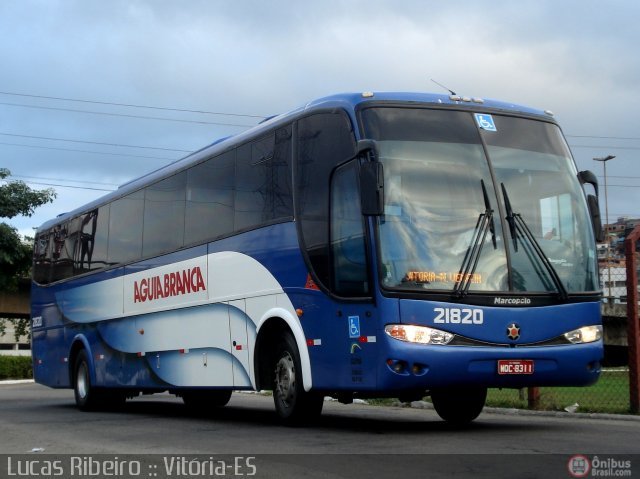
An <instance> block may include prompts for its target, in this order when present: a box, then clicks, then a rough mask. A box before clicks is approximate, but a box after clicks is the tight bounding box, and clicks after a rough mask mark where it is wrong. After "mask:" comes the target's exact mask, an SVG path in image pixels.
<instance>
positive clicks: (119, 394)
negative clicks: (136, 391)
mask: <svg viewBox="0 0 640 479" xmlns="http://www.w3.org/2000/svg"><path fill="white" fill-rule="evenodd" d="M89 368H90V366H89V360H88V359H87V352H86V351H85V350H84V349H83V350H82V351H80V352H79V353H78V356H77V357H76V361H75V366H74V368H73V392H74V396H75V400H76V406H77V407H78V409H80V410H81V411H97V410H99V409H118V408H119V407H121V406H122V405H123V404H124V402H125V401H126V395H125V393H124V392H123V391H121V390H118V389H101V388H96V387H95V386H94V385H93V384H91V374H90V373H89Z"/></svg>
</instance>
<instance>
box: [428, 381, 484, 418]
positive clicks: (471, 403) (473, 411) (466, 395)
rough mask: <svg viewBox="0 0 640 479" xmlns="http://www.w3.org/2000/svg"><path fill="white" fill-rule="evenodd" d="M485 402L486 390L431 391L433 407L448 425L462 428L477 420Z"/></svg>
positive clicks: (455, 389) (454, 389) (453, 389)
mask: <svg viewBox="0 0 640 479" xmlns="http://www.w3.org/2000/svg"><path fill="white" fill-rule="evenodd" d="M486 400H487V388H452V389H434V390H433V391H431V401H432V402H433V407H434V409H435V410H436V412H437V413H438V416H440V417H441V418H442V419H444V420H445V421H447V422H448V423H451V424H454V425H457V426H463V425H465V424H468V423H470V422H471V421H473V420H474V419H475V418H477V417H478V416H479V415H480V413H481V412H482V409H483V408H484V403H485V401H486Z"/></svg>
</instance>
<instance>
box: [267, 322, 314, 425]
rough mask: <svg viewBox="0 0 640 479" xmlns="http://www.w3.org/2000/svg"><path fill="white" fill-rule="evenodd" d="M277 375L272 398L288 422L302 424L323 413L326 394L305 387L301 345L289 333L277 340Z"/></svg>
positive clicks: (278, 411) (277, 410)
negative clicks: (310, 390)
mask: <svg viewBox="0 0 640 479" xmlns="http://www.w3.org/2000/svg"><path fill="white" fill-rule="evenodd" d="M274 375H275V377H274V386H273V401H274V403H275V406H276V412H277V414H278V416H279V418H280V419H281V420H282V421H283V422H284V423H285V424H288V425H295V424H300V423H303V422H307V421H310V420H313V419H315V418H317V417H318V416H319V415H320V413H321V412H322V405H323V401H324V396H323V395H321V394H318V393H315V392H307V391H305V390H304V387H303V384H302V367H301V366H300V355H299V353H298V346H297V345H296V341H295V339H294V338H293V336H292V335H291V334H290V333H285V334H284V336H283V337H282V339H281V341H280V342H279V343H278V347H277V351H276V356H275V371H274Z"/></svg>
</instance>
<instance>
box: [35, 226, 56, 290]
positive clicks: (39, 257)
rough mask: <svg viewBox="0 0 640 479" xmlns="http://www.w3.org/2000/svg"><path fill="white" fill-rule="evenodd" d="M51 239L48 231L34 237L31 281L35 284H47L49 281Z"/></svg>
mask: <svg viewBox="0 0 640 479" xmlns="http://www.w3.org/2000/svg"><path fill="white" fill-rule="evenodd" d="M51 238H52V235H51V233H50V231H43V232H41V233H39V234H38V235H37V236H36V239H35V243H34V245H33V280H34V281H35V282H36V283H40V284H48V283H49V282H50V281H51V244H50V239H51Z"/></svg>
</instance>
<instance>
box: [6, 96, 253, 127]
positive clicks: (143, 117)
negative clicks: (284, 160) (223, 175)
mask: <svg viewBox="0 0 640 479" xmlns="http://www.w3.org/2000/svg"><path fill="white" fill-rule="evenodd" d="M0 105H5V106H14V107H20V108H37V109H40V110H56V111H66V112H71V113H88V114H90V115H105V116H117V117H121V118H122V117H124V118H138V119H142V120H160V121H175V122H179V123H196V124H199V125H219V126H232V127H238V128H251V127H252V126H254V125H244V124H236V123H224V122H218V121H201V120H183V119H179V118H163V117H159V116H142V115H127V114H125V113H108V112H104V111H90V110H76V109H74V108H58V107H52V106H37V105H23V104H20V103H6V102H0Z"/></svg>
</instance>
